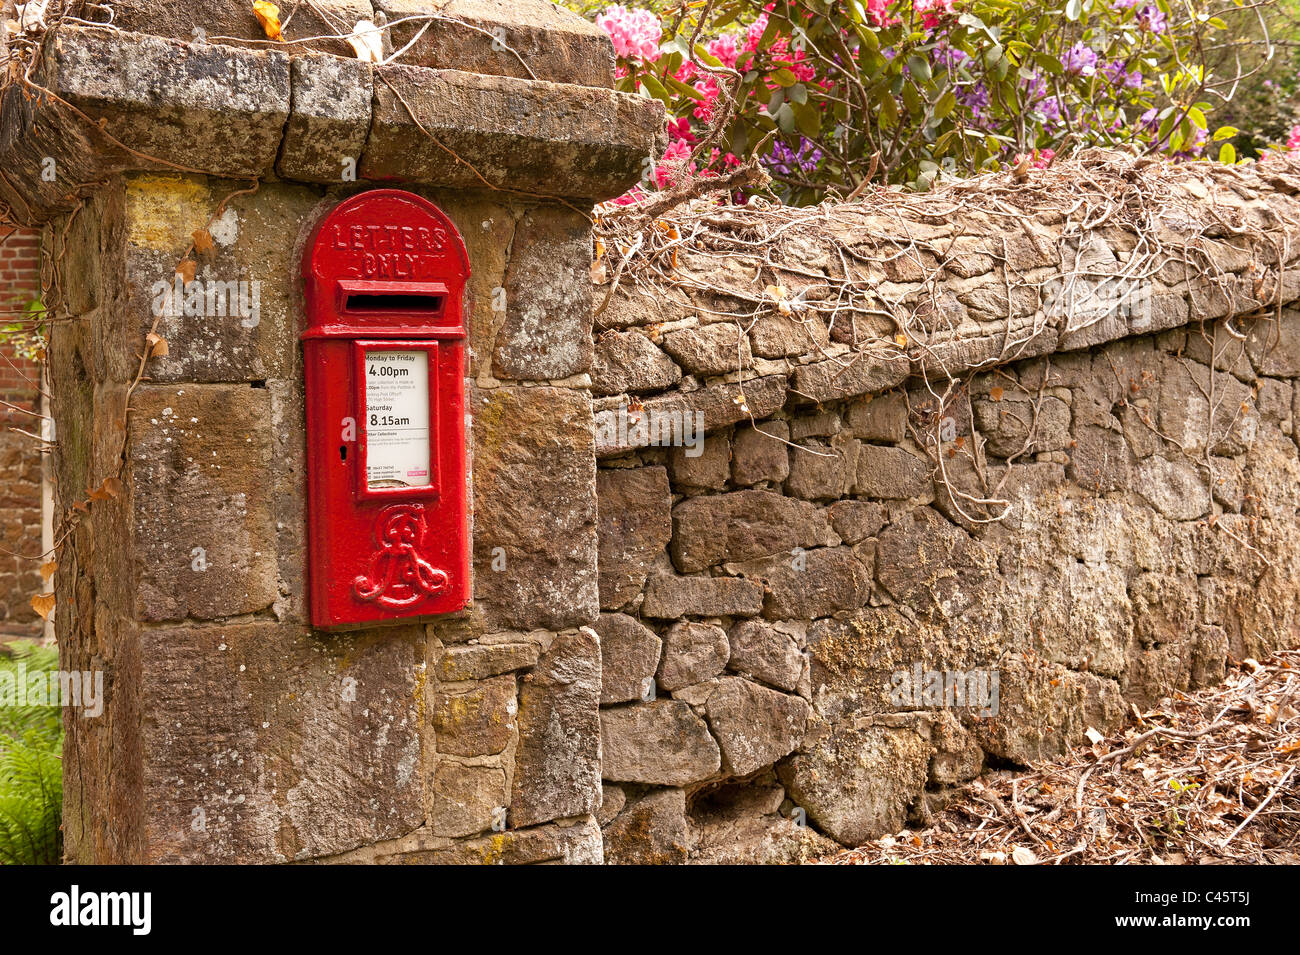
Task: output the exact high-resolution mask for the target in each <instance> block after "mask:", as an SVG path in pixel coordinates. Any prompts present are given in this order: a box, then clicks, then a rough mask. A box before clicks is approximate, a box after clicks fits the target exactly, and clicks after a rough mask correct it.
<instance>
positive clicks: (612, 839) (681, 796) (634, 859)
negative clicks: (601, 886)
mask: <svg viewBox="0 0 1300 955" xmlns="http://www.w3.org/2000/svg"><path fill="white" fill-rule="evenodd" d="M603 835H604V837H605V862H606V863H607V864H609V865H680V864H682V863H684V862H685V861H686V858H687V853H688V852H689V850H690V828H689V825H688V824H687V821H686V794H685V793H684V792H683V791H682V790H680V789H657V790H654V791H653V792H650V793H647V794H646V795H645V796H643V797H641V798H640V799H638V800H637V801H636V802H634V803H632V804H631V805H630V806H628V807H627V808H625V809H624V810H623V811H622V812H621V813H619V814H618V815H617V816H616V817H615V818H614V820H613V821H612V822H611V823H610V824H609V825H607V826H606V827H605V829H604V832H603Z"/></svg>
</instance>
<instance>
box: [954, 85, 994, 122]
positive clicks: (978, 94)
mask: <svg viewBox="0 0 1300 955" xmlns="http://www.w3.org/2000/svg"><path fill="white" fill-rule="evenodd" d="M957 102H958V103H960V104H961V105H962V106H964V107H966V109H968V110H970V114H971V118H972V119H974V120H975V121H976V122H978V121H979V120H981V119H983V118H984V110H986V109H988V108H989V91H988V87H986V86H985V85H984V84H983V83H974V84H972V85H970V86H967V87H964V88H962V89H959V90H958V91H957Z"/></svg>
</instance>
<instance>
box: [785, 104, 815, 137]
mask: <svg viewBox="0 0 1300 955" xmlns="http://www.w3.org/2000/svg"><path fill="white" fill-rule="evenodd" d="M791 108H792V109H793V111H794V122H795V125H796V126H797V127H798V128H799V132H800V133H802V134H803V135H804V136H807V137H808V138H809V139H812V138H813V137H815V136H816V135H818V134H819V133H820V132H821V131H822V117H821V113H819V112H818V111H817V108H816V107H814V106H812V105H811V104H809V103H799V104H796V105H794V106H793V107H791Z"/></svg>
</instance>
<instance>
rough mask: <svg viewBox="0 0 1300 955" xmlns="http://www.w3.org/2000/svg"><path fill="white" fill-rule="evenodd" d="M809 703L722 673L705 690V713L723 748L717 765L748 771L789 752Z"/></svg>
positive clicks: (805, 719)
mask: <svg viewBox="0 0 1300 955" xmlns="http://www.w3.org/2000/svg"><path fill="white" fill-rule="evenodd" d="M810 712H811V710H810V707H809V706H808V704H807V703H806V702H805V701H804V700H802V699H800V698H799V697H797V696H788V695H786V694H784V693H778V692H776V691H775V690H771V689H768V688H767V687H765V686H759V685H758V684H757V683H751V682H750V681H749V680H746V679H743V678H741V677H738V676H729V677H724V678H723V679H721V680H719V681H718V686H717V688H716V689H715V690H714V691H713V692H712V693H710V694H709V700H708V702H707V703H706V704H705V715H706V717H707V718H708V721H709V728H710V729H712V730H713V733H714V735H715V736H716V737H717V738H718V744H719V746H720V747H721V749H722V768H723V770H724V771H726V772H727V773H728V774H729V775H732V776H748V775H749V774H750V773H754V772H757V771H758V770H760V769H762V768H763V767H764V766H770V765H772V764H773V763H775V762H776V761H777V760H778V759H780V758H781V757H783V756H786V755H788V754H790V753H791V752H793V751H794V749H795V747H797V746H798V745H799V743H800V742H801V741H802V740H803V735H804V730H805V729H806V727H807V725H808V714H809V713H810Z"/></svg>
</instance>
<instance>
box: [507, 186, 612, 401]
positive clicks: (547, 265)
mask: <svg viewBox="0 0 1300 955" xmlns="http://www.w3.org/2000/svg"><path fill="white" fill-rule="evenodd" d="M590 273H591V224H590V223H589V222H588V221H587V218H586V217H585V216H583V215H581V214H579V213H577V212H574V211H572V210H570V209H564V208H548V207H538V208H536V209H532V210H530V211H528V212H527V213H525V214H524V217H523V219H522V220H520V222H519V224H518V225H516V226H515V235H514V241H513V243H512V244H511V250H510V259H509V261H508V262H507V263H506V274H505V306H506V309H505V323H504V324H503V325H502V327H501V330H500V331H499V332H498V333H497V341H496V348H495V350H494V352H493V357H492V371H493V374H495V375H496V377H498V378H506V379H513V380H525V381H537V380H554V379H560V378H568V377H570V376H572V375H577V374H579V373H581V372H584V371H586V370H587V369H588V368H589V367H590V366H591V355H592V343H591V278H590Z"/></svg>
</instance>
